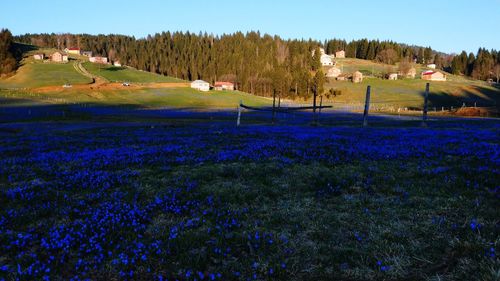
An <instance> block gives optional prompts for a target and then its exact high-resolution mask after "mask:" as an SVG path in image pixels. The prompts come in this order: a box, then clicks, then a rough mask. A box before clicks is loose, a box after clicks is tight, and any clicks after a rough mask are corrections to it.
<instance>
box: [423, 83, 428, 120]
mask: <svg viewBox="0 0 500 281" xmlns="http://www.w3.org/2000/svg"><path fill="white" fill-rule="evenodd" d="M429 86H430V84H429V83H427V84H426V85H425V95H424V110H423V111H422V127H427V123H426V122H427V100H428V99H429Z"/></svg>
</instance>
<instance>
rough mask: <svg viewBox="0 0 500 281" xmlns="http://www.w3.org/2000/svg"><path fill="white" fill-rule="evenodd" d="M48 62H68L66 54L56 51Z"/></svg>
mask: <svg viewBox="0 0 500 281" xmlns="http://www.w3.org/2000/svg"><path fill="white" fill-rule="evenodd" d="M50 60H51V61H53V62H68V54H66V53H63V52H59V51H56V52H55V53H53V54H52V56H50Z"/></svg>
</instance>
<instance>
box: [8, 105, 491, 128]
mask: <svg viewBox="0 0 500 281" xmlns="http://www.w3.org/2000/svg"><path fill="white" fill-rule="evenodd" d="M30 102H31V103H32V104H30ZM236 119H237V110H236V109H209V108H196V107H182V108H179V107H177V108H148V107H144V106H138V105H134V104H120V105H111V104H94V103H86V104H43V103H38V104H34V103H33V101H31V100H28V99H8V98H3V99H0V123H3V124H9V123H17V122H34V123H37V122H70V123H75V124H76V123H79V122H95V123H113V122H115V123H120V122H129V123H130V122H139V123H148V124H149V123H163V124H167V123H175V124H181V125H186V124H194V123H196V124H200V125H202V126H217V124H225V125H226V126H227V125H228V124H234V126H236ZM429 119H430V120H429V122H428V126H429V127H431V128H432V127H434V128H445V127H446V128H448V127H460V126H463V124H465V123H467V124H470V123H475V124H476V123H477V124H478V125H479V126H491V125H492V124H493V125H494V126H496V127H498V126H499V124H500V122H499V121H498V120H494V119H475V120H474V119H465V118H456V117H434V116H432V117H430V118H429ZM313 120H314V115H313V113H312V112H311V111H299V112H293V113H276V116H275V121H274V123H273V122H272V112H268V111H249V110H243V111H242V115H241V120H240V121H241V126H254V125H278V126H312V125H314V126H321V127H325V126H332V127H359V128H361V127H362V123H363V115H362V114H361V113H352V112H341V111H336V110H329V111H324V112H322V113H321V114H318V119H317V120H318V123H317V124H316V123H314V122H313ZM368 124H369V127H370V128H391V127H398V128H401V127H408V128H417V127H418V128H420V126H421V116H397V115H378V114H371V115H369V117H368Z"/></svg>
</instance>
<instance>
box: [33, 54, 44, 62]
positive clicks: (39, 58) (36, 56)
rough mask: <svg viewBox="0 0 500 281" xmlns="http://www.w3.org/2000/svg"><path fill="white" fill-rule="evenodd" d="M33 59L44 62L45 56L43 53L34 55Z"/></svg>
mask: <svg viewBox="0 0 500 281" xmlns="http://www.w3.org/2000/svg"><path fill="white" fill-rule="evenodd" d="M33 58H34V59H35V60H44V59H45V54H43V53H42V54H34V55H33Z"/></svg>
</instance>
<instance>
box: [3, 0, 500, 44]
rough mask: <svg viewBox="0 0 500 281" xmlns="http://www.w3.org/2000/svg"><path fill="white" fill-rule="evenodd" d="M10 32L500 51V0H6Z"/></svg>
mask: <svg viewBox="0 0 500 281" xmlns="http://www.w3.org/2000/svg"><path fill="white" fill-rule="evenodd" d="M2 2H3V3H2V4H1V5H2V10H3V11H11V12H10V13H5V12H4V13H2V16H1V17H0V27H4V28H5V27H6V28H9V29H10V30H11V31H12V33H13V34H16V35H17V34H24V33H41V32H44V33H45V32H46V33H51V32H55V33H64V32H71V33H90V34H108V33H117V34H126V35H134V36H136V37H145V36H146V35H147V34H154V33H156V32H161V31H192V32H196V33H198V32H199V31H203V32H204V31H206V32H208V33H213V34H223V33H232V32H235V31H243V32H245V31H249V30H260V31H261V32H262V33H269V34H272V35H275V34H276V35H279V36H281V37H283V38H299V39H300V38H306V39H308V38H313V39H318V40H324V39H327V38H334V37H335V38H343V39H347V40H351V39H361V38H368V39H381V40H384V39H391V40H394V41H397V42H401V43H408V44H415V45H422V46H431V47H433V48H434V49H436V50H439V51H443V52H449V53H451V52H460V51H461V50H466V51H473V52H476V51H477V49H478V48H479V47H486V48H488V49H491V48H495V49H500V36H499V35H498V32H499V31H498V27H500V0H432V1H431V0H429V1H411V2H410V1H403V0H398V1H396V0H378V1H375V0H357V1H353V0H329V1H328V0H318V1H309V0H287V1H283V0H254V1H250V0H247V1H236V0H233V1H230V0H184V1H178V0H163V1H161V0H142V1H125V0H122V1H118V0H107V1H106V0H100V1H96V0H85V1H76V2H71V1H60V0H53V1H48V2H47V1H35V0H24V1H2Z"/></svg>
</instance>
